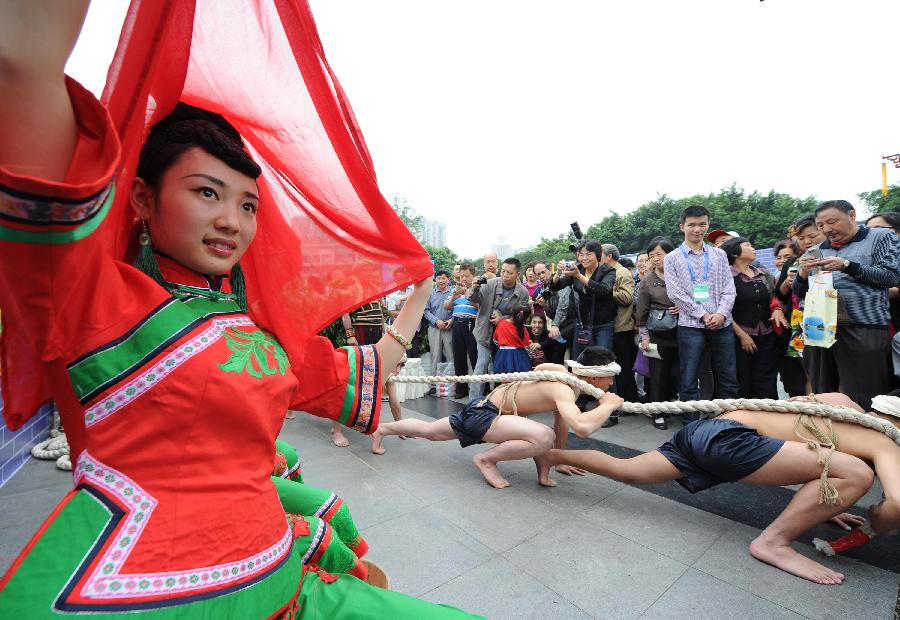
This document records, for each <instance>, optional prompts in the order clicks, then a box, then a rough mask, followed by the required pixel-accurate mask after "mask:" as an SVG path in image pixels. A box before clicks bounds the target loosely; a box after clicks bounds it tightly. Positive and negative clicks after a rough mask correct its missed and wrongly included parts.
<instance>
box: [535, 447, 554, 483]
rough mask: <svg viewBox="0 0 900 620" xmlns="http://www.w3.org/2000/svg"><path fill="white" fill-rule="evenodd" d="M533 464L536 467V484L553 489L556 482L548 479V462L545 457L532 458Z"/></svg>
mask: <svg viewBox="0 0 900 620" xmlns="http://www.w3.org/2000/svg"><path fill="white" fill-rule="evenodd" d="M534 464H535V465H536V466H537V473H538V482H540V483H541V485H542V486H545V487H555V486H556V480H554V479H552V478H551V477H550V461H548V460H547V457H546V456H543V455H541V456H536V457H534Z"/></svg>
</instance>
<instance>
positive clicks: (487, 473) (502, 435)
mask: <svg viewBox="0 0 900 620" xmlns="http://www.w3.org/2000/svg"><path fill="white" fill-rule="evenodd" d="M570 366H571V368H572V372H573V373H574V374H575V375H577V376H579V378H581V379H583V380H585V381H587V382H588V383H590V384H591V385H593V386H594V387H596V388H599V389H601V390H605V389H607V388H608V387H609V386H610V385H612V383H613V380H614V377H615V376H616V375H617V374H618V373H619V372H620V371H621V369H620V367H619V365H618V364H616V363H615V355H613V353H612V352H610V351H609V350H607V349H604V348H603V347H588V348H586V349H585V350H584V351H582V353H581V355H579V356H578V361H577V362H570ZM535 370H555V371H561V372H565V371H566V369H565V367H563V366H560V365H558V364H541V365H540V366H538V367H536V368H535ZM577 397H578V393H577V392H576V390H575V388H572V387H570V386H569V385H567V384H565V383H560V382H556V381H516V382H513V383H506V384H503V385H501V386H500V387H498V388H497V389H496V390H494V391H493V392H491V393H490V394H488V396H486V397H485V398H475V399H473V400H471V401H470V402H469V404H468V405H466V406H465V407H464V408H463V409H461V410H460V411H457V412H456V413H454V414H453V415H451V416H449V417H447V418H442V419H440V420H436V421H435V422H425V421H423V420H417V419H414V418H409V419H406V420H401V421H399V422H390V423H382V424H381V426H379V427H378V429H377V430H376V431H375V432H374V433H373V434H372V452H374V453H375V454H384V451H385V450H384V447H383V445H382V442H383V441H384V438H385V437H387V436H388V435H406V436H409V437H424V438H425V439H430V440H431V441H447V440H450V439H458V440H459V444H460V445H461V446H462V447H463V448H465V447H468V446H471V445H474V444H478V443H493V444H497V445H496V446H494V447H493V448H491V449H490V450H486V451H484V452H480V453H478V454H476V455H475V457H474V458H473V459H472V460H473V461H474V463H475V467H477V468H478V470H479V471H480V472H481V473H482V475H483V476H484V479H485V480H486V481H487V482H488V484H490V485H491V486H493V487H495V488H498V489H502V488H504V487H508V486H509V482H508V481H507V480H506V479H505V478H504V477H503V475H502V474H501V473H500V470H499V469H498V468H497V463H499V462H501V461H514V460H518V459H525V458H533V459H534V462H535V465H536V466H537V474H538V481H539V482H540V483H541V484H542V485H544V486H556V482H555V481H554V480H552V479H551V478H550V464H549V463H548V461H547V459H546V456H545V455H546V453H547V451H548V450H550V449H551V448H552V447H553V445H554V440H555V439H556V440H557V441H558V440H559V439H560V438H561V439H562V442H561V443H558V444H557V445H560V446H562V445H565V443H564V442H565V437H566V434H567V433H568V429H569V428H571V429H572V430H573V431H574V432H575V434H577V435H578V436H579V437H587V436H588V435H590V434H591V433H593V432H594V431H596V430H597V429H598V428H600V425H601V424H603V422H604V421H606V419H607V418H608V417H609V415H610V414H611V413H612V412H613V411H615V410H616V409H618V408H619V406H620V405H621V404H622V402H624V401H623V400H622V399H621V398H619V397H618V396H616V395H615V394H611V393H608V392H607V393H606V394H604V395H603V397H602V398H601V399H600V403H599V405H598V407H597V408H596V409H593V410H591V411H588V412H585V413H582V412H581V411H580V410H579V408H578V406H577V405H576V404H575V399H576V398H577ZM546 411H556V414H557V417H556V421H555V423H554V426H555V431H554V430H551V429H550V428H549V427H547V426H545V425H543V424H541V423H539V422H535V421H534V420H529V419H528V418H527V416H529V415H531V414H534V413H541V412H546ZM564 473H581V471H580V470H578V469H577V468H575V469H574V470H566V471H564Z"/></svg>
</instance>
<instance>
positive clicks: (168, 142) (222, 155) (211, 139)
mask: <svg viewBox="0 0 900 620" xmlns="http://www.w3.org/2000/svg"><path fill="white" fill-rule="evenodd" d="M195 146H196V147H199V148H201V149H203V150H204V151H206V152H207V153H209V154H210V155H212V156H213V157H215V158H217V159H219V160H221V161H222V162H223V163H225V164H226V165H227V166H228V167H229V168H232V169H233V170H236V171H238V172H240V173H241V174H243V175H246V176H248V177H250V178H252V179H256V178H257V177H259V175H260V174H261V173H262V170H261V169H260V167H259V165H258V164H257V163H256V162H255V161H253V159H252V158H251V157H250V155H249V154H248V153H247V152H246V151H245V150H244V145H243V142H241V134H239V133H238V131H237V130H236V129H235V128H234V126H232V125H231V123H229V122H228V121H227V120H225V118H224V117H223V116H221V115H219V114H215V113H213V112H208V111H206V110H203V109H201V108H197V107H194V106H192V105H188V104H186V103H179V104H178V105H176V106H175V109H174V110H172V112H171V113H170V114H169V115H168V116H166V117H165V118H164V119H162V120H161V121H159V122H158V123H156V124H155V125H154V126H153V127H152V128H151V129H150V134H149V135H148V136H147V141H146V142H144V146H143V147H142V148H141V154H140V157H139V159H138V165H137V171H136V176H138V177H140V178H142V179H143V180H144V182H145V183H147V185H149V186H151V187H158V185H159V181H160V179H161V178H162V175H163V173H165V171H166V170H167V169H168V168H169V167H170V166H172V164H174V163H175V162H176V161H177V160H178V158H179V157H180V156H181V155H182V154H183V153H184V152H185V151H187V150H188V149H191V148H193V147H195Z"/></svg>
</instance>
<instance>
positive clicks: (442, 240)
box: [418, 219, 447, 248]
mask: <svg viewBox="0 0 900 620" xmlns="http://www.w3.org/2000/svg"><path fill="white" fill-rule="evenodd" d="M418 239H419V241H421V242H422V244H423V245H430V246H431V247H434V248H445V247H447V226H446V225H445V224H444V223H443V222H437V221H435V220H428V219H423V220H422V234H421V235H420V236H419V237H418Z"/></svg>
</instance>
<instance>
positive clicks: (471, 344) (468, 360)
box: [444, 263, 478, 398]
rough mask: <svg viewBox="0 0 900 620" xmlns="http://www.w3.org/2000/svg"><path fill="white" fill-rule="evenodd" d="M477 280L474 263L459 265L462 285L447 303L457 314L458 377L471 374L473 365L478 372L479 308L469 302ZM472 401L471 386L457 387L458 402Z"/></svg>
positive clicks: (454, 323) (455, 348) (454, 326)
mask: <svg viewBox="0 0 900 620" xmlns="http://www.w3.org/2000/svg"><path fill="white" fill-rule="evenodd" d="M474 279H475V266H474V265H473V264H472V263H463V264H461V265H459V282H457V284H456V287H455V288H454V289H453V295H451V296H450V299H448V300H447V301H445V302H444V308H445V309H446V310H451V311H452V312H453V318H452V327H451V334H452V336H453V338H452V340H453V364H454V371H455V372H456V376H458V377H461V376H463V375H467V374H469V365H471V366H472V368H473V369H474V368H475V365H476V362H477V360H478V345H477V344H476V343H475V336H474V334H473V330H474V329H475V318H476V317H477V316H478V308H476V307H475V306H473V305H472V302H471V301H469V289H470V288H471V287H472V282H473V280H474ZM468 397H469V384H468V383H457V384H456V398H468Z"/></svg>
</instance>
